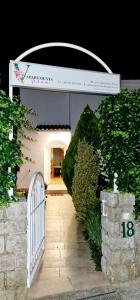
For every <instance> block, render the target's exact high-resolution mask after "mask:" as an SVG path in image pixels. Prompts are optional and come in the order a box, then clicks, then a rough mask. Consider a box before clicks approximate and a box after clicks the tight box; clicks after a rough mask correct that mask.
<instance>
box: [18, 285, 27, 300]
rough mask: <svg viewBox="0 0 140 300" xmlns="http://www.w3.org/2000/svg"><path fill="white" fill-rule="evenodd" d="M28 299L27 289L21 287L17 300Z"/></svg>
mask: <svg viewBox="0 0 140 300" xmlns="http://www.w3.org/2000/svg"><path fill="white" fill-rule="evenodd" d="M25 299H27V288H26V287H24V286H20V287H18V288H17V289H16V295H15V300H25Z"/></svg>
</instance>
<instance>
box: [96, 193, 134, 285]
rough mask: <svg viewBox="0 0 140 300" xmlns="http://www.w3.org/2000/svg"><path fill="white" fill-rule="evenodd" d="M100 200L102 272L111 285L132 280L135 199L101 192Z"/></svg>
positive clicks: (131, 196) (126, 195) (130, 196)
mask: <svg viewBox="0 0 140 300" xmlns="http://www.w3.org/2000/svg"><path fill="white" fill-rule="evenodd" d="M101 200H102V220H101V222H102V254H103V256H102V262H101V263H102V271H103V272H104V273H105V274H106V275H107V276H108V277H109V279H110V280H111V282H125V281H129V280H132V279H134V278H135V276H136V274H137V268H136V252H135V228H134V215H133V206H134V204H135V197H134V196H133V195H131V194H120V193H109V192H101ZM139 261H140V260H139ZM139 265H140V264H139Z"/></svg>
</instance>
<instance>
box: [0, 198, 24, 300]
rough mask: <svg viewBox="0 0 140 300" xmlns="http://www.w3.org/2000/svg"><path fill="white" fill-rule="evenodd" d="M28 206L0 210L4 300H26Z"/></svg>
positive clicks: (0, 279) (0, 291)
mask: <svg viewBox="0 0 140 300" xmlns="http://www.w3.org/2000/svg"><path fill="white" fill-rule="evenodd" d="M26 266H27V203H26V202H25V201H20V202H14V203H12V204H11V205H10V207H8V208H0V299H1V300H23V299H26V290H27V269H26V268H27V267H26Z"/></svg>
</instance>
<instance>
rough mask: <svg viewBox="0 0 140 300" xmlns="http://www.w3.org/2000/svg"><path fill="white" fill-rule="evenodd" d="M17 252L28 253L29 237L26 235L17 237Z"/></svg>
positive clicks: (22, 234)
mask: <svg viewBox="0 0 140 300" xmlns="http://www.w3.org/2000/svg"><path fill="white" fill-rule="evenodd" d="M16 251H17V252H19V251H25V252H26V251H27V235H26V234H25V233H20V234H17V235H16Z"/></svg>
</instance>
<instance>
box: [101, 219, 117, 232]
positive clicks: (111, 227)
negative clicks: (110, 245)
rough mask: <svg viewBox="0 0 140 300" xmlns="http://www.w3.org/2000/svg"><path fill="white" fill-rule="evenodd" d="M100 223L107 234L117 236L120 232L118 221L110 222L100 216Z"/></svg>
mask: <svg viewBox="0 0 140 300" xmlns="http://www.w3.org/2000/svg"><path fill="white" fill-rule="evenodd" d="M101 224H102V227H103V230H104V231H105V232H106V233H107V234H108V235H109V236H114V235H115V236H119V234H120V226H119V223H118V222H112V221H110V220H109V219H108V218H107V217H102V218H101Z"/></svg>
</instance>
